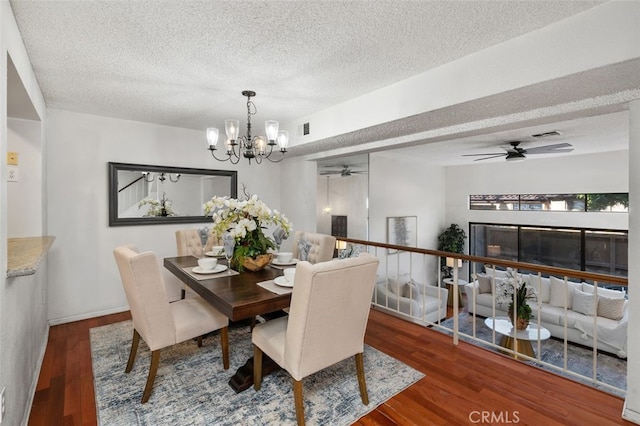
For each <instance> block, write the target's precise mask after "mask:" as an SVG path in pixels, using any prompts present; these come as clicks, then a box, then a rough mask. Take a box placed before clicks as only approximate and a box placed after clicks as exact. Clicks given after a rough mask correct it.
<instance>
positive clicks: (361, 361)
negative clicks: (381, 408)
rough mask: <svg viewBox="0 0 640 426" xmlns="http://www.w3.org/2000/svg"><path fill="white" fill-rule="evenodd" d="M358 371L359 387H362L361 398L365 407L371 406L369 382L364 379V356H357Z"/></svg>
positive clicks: (360, 354)
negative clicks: (368, 390)
mask: <svg viewBox="0 0 640 426" xmlns="http://www.w3.org/2000/svg"><path fill="white" fill-rule="evenodd" d="M356 371H357V372H358V386H359V387H360V398H362V403H363V404H364V405H369V394H368V393H367V382H366V380H365V378H364V356H363V354H362V352H361V353H359V354H356Z"/></svg>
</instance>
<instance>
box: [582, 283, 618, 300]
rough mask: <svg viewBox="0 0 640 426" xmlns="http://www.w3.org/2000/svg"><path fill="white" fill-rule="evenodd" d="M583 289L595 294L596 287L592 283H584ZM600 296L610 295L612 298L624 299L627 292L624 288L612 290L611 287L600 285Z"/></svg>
mask: <svg viewBox="0 0 640 426" xmlns="http://www.w3.org/2000/svg"><path fill="white" fill-rule="evenodd" d="M582 291H584V292H586V293H591V294H593V292H594V287H593V286H592V285H591V284H587V283H582ZM600 296H604V297H610V298H611V299H624V298H625V297H624V296H625V292H624V290H623V291H620V290H612V289H610V288H604V287H601V286H598V297H600Z"/></svg>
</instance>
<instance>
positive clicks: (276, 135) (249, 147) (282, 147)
mask: <svg viewBox="0 0 640 426" xmlns="http://www.w3.org/2000/svg"><path fill="white" fill-rule="evenodd" d="M242 96H246V97H247V133H246V135H242V136H238V135H239V133H240V121H238V120H225V121H224V129H225V133H226V134H227V140H226V142H225V143H224V145H225V148H226V154H227V158H218V157H217V156H216V154H215V151H216V150H217V145H218V137H219V134H220V132H219V130H218V129H217V128H215V127H209V128H208V129H207V142H208V144H209V151H210V152H211V156H212V157H213V158H215V159H216V160H218V161H229V162H231V163H232V164H238V162H239V161H240V157H241V156H242V157H244V158H246V159H247V160H249V164H251V160H252V159H254V160H255V161H256V163H258V164H260V163H262V160H263V159H265V158H266V159H267V160H269V161H271V162H272V163H278V162H280V161H282V159H283V158H284V154H285V153H286V152H287V147H288V146H289V132H287V131H286V130H278V127H279V123H278V122H277V121H275V120H267V121H265V123H264V128H265V133H266V135H267V136H266V137H265V136H254V137H252V136H251V116H252V115H255V114H256V113H257V112H258V110H257V108H256V106H255V104H254V103H253V101H252V100H251V98H252V97H255V96H256V92H254V91H253V90H244V91H243V92H242ZM276 145H278V147H279V151H280V153H281V154H282V155H281V156H280V158H278V159H277V160H276V159H272V158H271V154H273V147H274V146H276ZM236 148H237V152H236Z"/></svg>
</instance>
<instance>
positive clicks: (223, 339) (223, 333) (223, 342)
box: [220, 327, 229, 370]
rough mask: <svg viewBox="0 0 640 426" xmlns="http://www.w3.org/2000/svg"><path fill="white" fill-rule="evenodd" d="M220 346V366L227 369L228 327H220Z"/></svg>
mask: <svg viewBox="0 0 640 426" xmlns="http://www.w3.org/2000/svg"><path fill="white" fill-rule="evenodd" d="M220 346H222V366H223V367H224V369H225V370H228V369H229V327H222V328H221V329H220Z"/></svg>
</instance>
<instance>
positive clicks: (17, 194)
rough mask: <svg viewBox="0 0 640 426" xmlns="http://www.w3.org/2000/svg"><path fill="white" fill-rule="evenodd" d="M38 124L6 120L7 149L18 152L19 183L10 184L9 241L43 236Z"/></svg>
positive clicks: (8, 188)
mask: <svg viewBox="0 0 640 426" xmlns="http://www.w3.org/2000/svg"><path fill="white" fill-rule="evenodd" d="M40 136H41V127H40V122H39V121H31V120H19V119H13V118H10V119H7V150H8V151H13V152H17V153H18V154H19V155H18V162H19V164H18V166H17V169H18V175H19V180H18V182H9V183H7V213H8V218H7V230H8V234H7V237H8V238H14V237H32V236H36V235H42V233H43V229H42V225H43V214H42V213H43V206H42V198H43V193H44V189H43V182H42V177H43V172H42V156H43V155H42V141H41V139H40Z"/></svg>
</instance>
